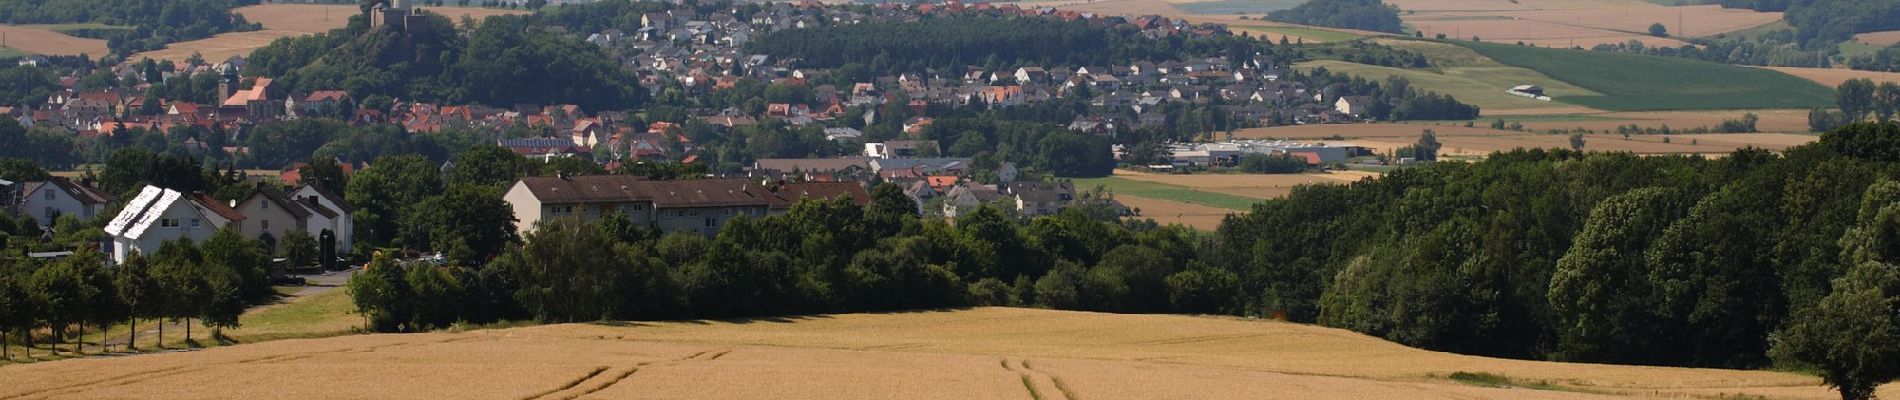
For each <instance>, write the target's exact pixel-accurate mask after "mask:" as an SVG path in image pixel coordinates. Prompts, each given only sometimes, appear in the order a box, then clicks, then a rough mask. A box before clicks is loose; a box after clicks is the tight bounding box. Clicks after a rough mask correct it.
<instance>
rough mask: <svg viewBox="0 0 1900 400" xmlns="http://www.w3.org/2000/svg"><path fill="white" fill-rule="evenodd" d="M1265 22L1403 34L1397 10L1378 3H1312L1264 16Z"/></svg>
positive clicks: (1346, 0) (1338, 0)
mask: <svg viewBox="0 0 1900 400" xmlns="http://www.w3.org/2000/svg"><path fill="white" fill-rule="evenodd" d="M1267 20H1269V21H1278V22H1287V23H1294V24H1300V25H1313V26H1325V27H1333V28H1346V29H1359V30H1367V31H1378V32H1389V33H1405V28H1404V24H1405V23H1404V22H1402V21H1399V8H1398V7H1397V6H1392V5H1387V4H1385V3H1384V2H1381V1H1379V0H1311V1H1307V2H1306V3H1302V4H1300V5H1299V6H1296V7H1293V8H1290V9H1285V10H1280V11H1274V12H1271V13H1268V14H1267Z"/></svg>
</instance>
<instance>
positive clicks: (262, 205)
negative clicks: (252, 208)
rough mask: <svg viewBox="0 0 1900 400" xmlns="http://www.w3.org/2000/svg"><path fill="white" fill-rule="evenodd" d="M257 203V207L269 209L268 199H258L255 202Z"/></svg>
mask: <svg viewBox="0 0 1900 400" xmlns="http://www.w3.org/2000/svg"><path fill="white" fill-rule="evenodd" d="M257 205H258V207H259V208H263V209H266V210H269V209H270V202H268V201H260V202H257Z"/></svg>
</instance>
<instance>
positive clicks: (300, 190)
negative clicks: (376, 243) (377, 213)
mask: <svg viewBox="0 0 1900 400" xmlns="http://www.w3.org/2000/svg"><path fill="white" fill-rule="evenodd" d="M287 197H289V198H290V200H291V201H296V202H300V203H302V204H300V205H302V206H303V208H304V209H305V210H309V211H310V216H309V217H308V219H307V220H305V221H304V229H305V230H306V231H308V232H310V236H311V237H314V238H317V240H318V243H322V240H323V232H324V231H329V232H330V233H331V234H332V235H336V248H337V252H339V253H343V252H348V251H349V250H350V246H351V245H354V244H355V243H356V242H355V240H356V224H355V223H354V222H352V221H351V219H350V213H352V212H356V206H354V205H351V204H350V202H349V201H348V200H344V199H343V196H339V195H337V194H336V193H333V192H330V191H328V190H324V189H323V188H320V187H316V186H312V185H303V186H298V187H297V188H296V189H291V190H290V192H288V193H287Z"/></svg>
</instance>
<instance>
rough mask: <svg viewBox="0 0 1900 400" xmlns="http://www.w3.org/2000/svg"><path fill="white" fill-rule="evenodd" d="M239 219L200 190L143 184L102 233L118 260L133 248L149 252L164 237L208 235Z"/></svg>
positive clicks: (130, 252)
mask: <svg viewBox="0 0 1900 400" xmlns="http://www.w3.org/2000/svg"><path fill="white" fill-rule="evenodd" d="M243 219H244V217H243V216H242V215H239V214H238V213H237V211H236V210H232V209H231V208H230V207H227V206H225V205H223V204H218V202H217V201H216V200H211V199H210V198H209V197H206V196H204V195H202V194H185V193H180V192H178V191H176V190H171V189H162V188H159V187H156V186H146V187H145V189H144V190H140V191H139V194H138V196H137V197H134V198H132V201H129V202H126V203H125V209H123V210H120V211H119V215H118V216H117V217H114V218H112V222H110V223H107V224H106V234H107V235H111V236H112V261H113V262H114V263H119V262H124V261H125V258H126V257H127V256H130V255H132V253H133V252H138V253H141V254H152V253H153V252H155V251H158V247H159V246H160V245H163V244H164V243H165V242H167V241H172V240H177V239H181V238H182V239H186V240H191V241H193V242H198V241H203V240H205V239H209V238H211V235H212V234H213V233H217V231H218V229H222V228H224V226H225V225H226V224H230V223H231V222H233V221H241V220H243Z"/></svg>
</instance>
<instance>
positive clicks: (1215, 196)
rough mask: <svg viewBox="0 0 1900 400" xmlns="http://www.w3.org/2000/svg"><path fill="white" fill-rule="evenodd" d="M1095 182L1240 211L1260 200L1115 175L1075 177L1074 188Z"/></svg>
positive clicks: (1127, 191)
mask: <svg viewBox="0 0 1900 400" xmlns="http://www.w3.org/2000/svg"><path fill="white" fill-rule="evenodd" d="M1096 186H1101V187H1103V188H1106V189H1108V191H1110V192H1115V194H1125V195H1129V196H1137V197H1146V198H1150V199H1155V200H1167V201H1178V202H1182V203H1189V204H1199V205H1203V206H1208V207H1219V208H1225V209H1229V210H1239V211H1249V210H1253V205H1254V204H1255V203H1259V202H1260V201H1261V200H1260V199H1255V198H1248V197H1241V196H1235V195H1230V194H1223V193H1214V192H1208V191H1202V190H1195V189H1193V188H1188V187H1185V186H1175V185H1169V184H1163V183H1154V182H1142V181H1137V180H1130V179H1122V178H1116V177H1106V178H1085V179H1076V180H1075V188H1076V190H1077V191H1082V190H1093V189H1095V187H1096Z"/></svg>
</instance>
